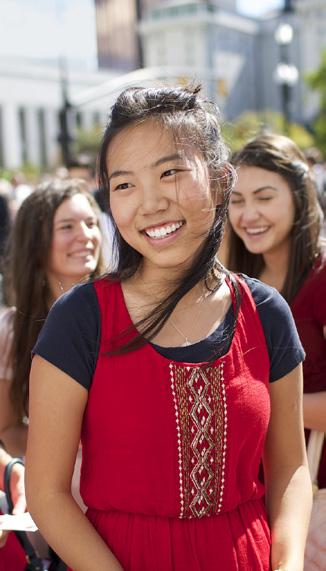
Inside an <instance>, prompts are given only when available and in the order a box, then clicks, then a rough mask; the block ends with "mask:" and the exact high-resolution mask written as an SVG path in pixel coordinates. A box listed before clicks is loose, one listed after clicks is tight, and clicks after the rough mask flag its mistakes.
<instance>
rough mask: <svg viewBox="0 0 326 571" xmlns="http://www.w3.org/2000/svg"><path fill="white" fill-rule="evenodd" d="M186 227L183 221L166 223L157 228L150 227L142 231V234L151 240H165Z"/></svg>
mask: <svg viewBox="0 0 326 571" xmlns="http://www.w3.org/2000/svg"><path fill="white" fill-rule="evenodd" d="M183 225H184V221H183V220H179V221H177V222H166V223H164V224H160V225H157V226H149V227H148V228H145V229H144V230H142V233H143V234H145V235H146V236H147V238H150V239H151V240H163V239H165V238H168V237H169V236H173V235H175V234H176V232H177V231H178V230H179V229H180V228H181V227H182V226H183Z"/></svg>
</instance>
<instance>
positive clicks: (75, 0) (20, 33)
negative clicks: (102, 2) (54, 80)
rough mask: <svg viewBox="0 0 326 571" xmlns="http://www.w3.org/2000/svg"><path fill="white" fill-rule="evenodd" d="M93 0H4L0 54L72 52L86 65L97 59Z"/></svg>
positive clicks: (57, 54) (45, 55)
mask: <svg viewBox="0 0 326 571" xmlns="http://www.w3.org/2000/svg"><path fill="white" fill-rule="evenodd" d="M94 4H95V3H94V2H93V1H92V0H1V10H0V56H6V55H14V56H22V55H23V56H26V57H37V58H41V59H42V58H58V57H60V56H68V58H69V60H75V61H76V62H78V63H79V64H80V65H82V66H83V67H84V68H91V67H94V65H95V61H96V28H95V8H94Z"/></svg>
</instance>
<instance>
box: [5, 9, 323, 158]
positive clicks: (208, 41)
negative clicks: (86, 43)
mask: <svg viewBox="0 0 326 571" xmlns="http://www.w3.org/2000/svg"><path fill="white" fill-rule="evenodd" d="M294 5H295V12H294V13H288V14H282V13H280V11H274V12H271V13H270V14H267V15H265V16H264V17H263V18H259V19H256V18H249V17H245V16H242V15H240V14H239V13H237V10H236V0H220V1H219V0H215V1H213V0H211V1H205V0H197V1H195V0H188V1H187V0H124V1H123V2H121V1H120V0H95V6H96V19H97V43H98V55H99V67H100V71H99V72H94V73H88V72H83V73H81V72H79V73H78V72H76V71H69V77H68V88H69V89H68V91H69V93H68V99H70V100H71V102H72V103H74V101H77V100H78V97H79V101H83V102H84V103H85V101H86V104H85V105H80V104H79V103H77V104H76V106H75V107H74V108H73V109H72V110H71V112H70V122H71V125H70V126H71V130H72V131H73V130H74V128H75V127H76V126H81V127H85V128H88V127H90V126H92V125H93V124H94V123H99V122H100V123H101V124H104V122H105V120H106V114H107V111H108V108H109V106H110V104H111V101H112V94H111V95H110V94H109V93H110V89H111V87H110V82H111V80H114V79H115V78H117V76H122V74H125V73H127V72H128V71H130V70H135V69H137V68H139V66H140V64H141V63H142V64H143V66H144V67H147V68H149V70H150V69H151V68H153V67H154V68H162V67H166V68H169V69H171V68H173V67H174V68H175V69H177V67H178V68H179V69H183V70H184V72H182V71H178V72H177V73H175V74H173V73H171V78H172V77H173V81H174V82H175V79H177V81H178V82H180V83H183V82H186V81H187V80H189V79H193V78H194V79H195V80H196V79H197V80H198V81H200V82H201V83H203V85H204V88H205V90H206V92H207V95H208V96H209V97H210V98H211V99H213V100H215V101H216V102H217V103H218V105H219V106H220V108H221V109H222V112H223V115H224V117H225V118H226V120H233V119H235V118H236V117H237V116H238V115H239V114H241V113H242V112H243V111H246V110H254V111H263V110H265V109H274V110H281V108H282V101H281V94H280V86H279V85H278V84H277V82H276V80H275V70H276V68H277V65H278V63H279V60H280V51H279V46H278V45H277V44H276V41H275V31H276V29H277V27H278V26H279V24H280V22H288V23H290V24H291V26H292V27H293V30H294V35H293V40H292V42H291V44H290V45H289V46H288V59H289V61H290V62H291V63H292V64H293V65H294V66H296V68H297V69H298V71H299V81H298V83H297V84H296V85H295V86H294V87H293V88H292V89H291V117H292V118H293V119H295V120H297V121H299V122H302V123H305V124H309V123H310V122H311V121H312V120H313V118H314V116H315V115H316V113H317V111H318V105H319V101H318V97H317V95H315V94H312V93H311V92H310V91H309V89H308V86H307V85H306V84H305V82H304V80H303V77H304V76H305V74H306V73H308V72H309V71H312V70H314V69H316V68H317V67H318V64H319V61H320V54H321V50H322V49H323V48H324V49H326V2H325V0H294ZM191 70H193V72H191ZM149 75H150V74H149ZM153 79H154V77H153ZM62 80H63V78H62V74H61V73H60V70H59V69H58V67H53V66H46V65H44V64H42V65H40V64H37V65H36V64H35V63H34V64H33V65H32V64H28V63H26V61H23V60H9V59H8V58H6V59H4V58H3V59H1V58H0V167H7V168H16V167H19V166H20V165H22V164H23V163H26V162H30V163H33V164H36V165H41V166H44V167H47V166H48V165H53V164H55V163H57V162H58V160H59V156H60V155H59V144H58V135H59V117H58V115H59V111H60V109H62V105H63V95H62ZM107 82H109V83H108V86H107V87H106V83H107ZM113 83H114V82H113ZM137 83H141V81H139V82H138V81H137ZM98 86H103V89H102V92H101V95H100V96H98V94H95V95H94V94H93V95H94V96H93V95H92V94H91V95H90V97H86V98H84V100H83V97H80V95H81V94H83V92H87V91H89V90H91V89H92V88H94V89H96V88H97V87H98ZM122 88H123V84H122V83H121V89H122ZM116 89H117V88H116Z"/></svg>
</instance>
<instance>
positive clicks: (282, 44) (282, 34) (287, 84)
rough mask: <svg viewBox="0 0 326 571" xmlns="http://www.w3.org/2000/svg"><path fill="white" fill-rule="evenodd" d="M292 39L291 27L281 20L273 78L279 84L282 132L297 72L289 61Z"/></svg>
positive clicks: (276, 33)
mask: <svg viewBox="0 0 326 571" xmlns="http://www.w3.org/2000/svg"><path fill="white" fill-rule="evenodd" d="M292 39H293V28H292V26H291V25H290V24H288V23H285V22H281V23H280V25H279V26H278V27H277V28H276V31H275V41H276V43H277V45H278V46H279V51H280V61H279V63H278V64H277V66H276V70H275V80H276V82H277V83H278V84H279V86H280V93H281V106H282V114H283V121H284V132H285V134H288V132H289V124H290V121H291V95H292V87H293V86H294V85H295V84H296V83H297V81H298V77H299V73H298V70H297V68H296V66H295V65H293V64H290V63H289V46H290V44H291V42H292Z"/></svg>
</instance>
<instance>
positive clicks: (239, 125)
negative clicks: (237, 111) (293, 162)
mask: <svg viewBox="0 0 326 571" xmlns="http://www.w3.org/2000/svg"><path fill="white" fill-rule="evenodd" d="M269 131H272V132H274V133H281V134H285V132H284V119H283V116H282V114H281V113H277V112H276V111H264V112H259V113H256V112H254V111H246V112H244V113H242V114H241V115H239V117H238V118H237V119H236V120H235V121H233V122H232V123H225V125H224V126H223V134H224V137H225V138H226V141H227V143H228V145H229V147H230V148H231V150H232V151H237V150H239V149H241V147H243V145H245V143H247V141H248V140H249V139H253V138H254V137H256V136H257V135H259V134H260V133H267V132H269ZM287 135H288V136H289V137H291V138H292V139H293V140H294V141H295V142H296V143H297V145H298V146H299V147H300V148H301V149H307V148H309V147H311V146H313V145H314V139H313V137H312V135H311V134H310V133H309V132H308V131H307V129H305V127H303V126H302V125H299V124H298V123H291V124H290V125H289V126H288V133H287Z"/></svg>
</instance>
